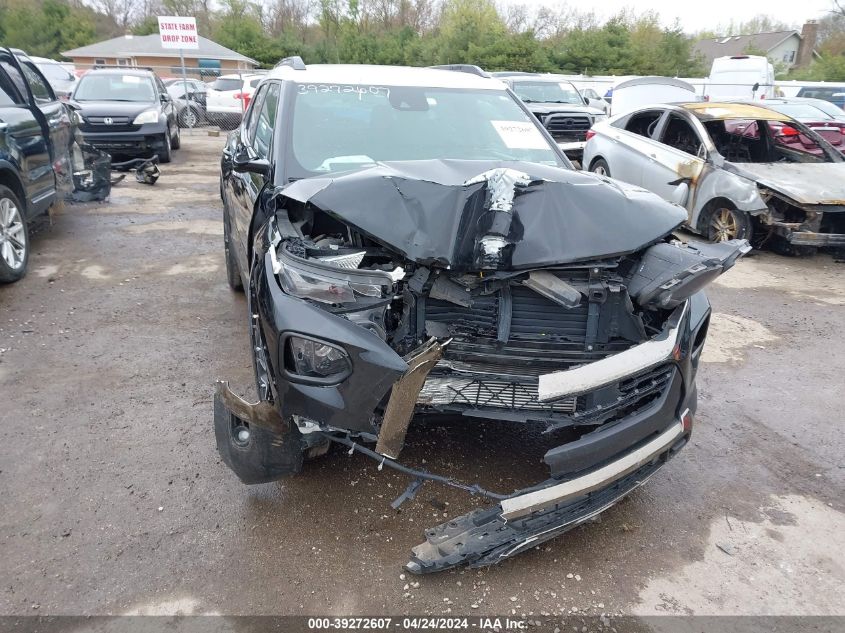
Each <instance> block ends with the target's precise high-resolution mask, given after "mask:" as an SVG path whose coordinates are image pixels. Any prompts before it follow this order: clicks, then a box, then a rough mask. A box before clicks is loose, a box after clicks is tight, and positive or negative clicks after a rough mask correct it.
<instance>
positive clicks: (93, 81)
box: [73, 73, 156, 102]
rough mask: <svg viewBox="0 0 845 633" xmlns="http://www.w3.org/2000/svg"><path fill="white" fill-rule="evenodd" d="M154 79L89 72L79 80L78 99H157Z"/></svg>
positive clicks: (140, 100) (76, 94)
mask: <svg viewBox="0 0 845 633" xmlns="http://www.w3.org/2000/svg"><path fill="white" fill-rule="evenodd" d="M155 94H156V91H155V87H154V86H153V82H152V79H150V78H149V77H141V76H138V75H117V74H112V73H109V74H103V75H96V74H90V73H89V74H87V75H84V76H83V77H82V79H80V80H79V84H78V85H77V87H76V91H75V92H74V93H73V98H74V99H75V100H76V101H138V102H143V101H155V100H156V98H155Z"/></svg>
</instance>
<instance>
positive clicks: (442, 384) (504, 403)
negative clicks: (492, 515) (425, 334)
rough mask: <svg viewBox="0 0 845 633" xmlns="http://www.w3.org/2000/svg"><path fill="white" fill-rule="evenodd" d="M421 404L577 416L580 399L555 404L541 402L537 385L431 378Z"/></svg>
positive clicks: (420, 396)
mask: <svg viewBox="0 0 845 633" xmlns="http://www.w3.org/2000/svg"><path fill="white" fill-rule="evenodd" d="M417 403H419V404H423V405H440V406H448V405H458V406H460V407H470V408H473V409H508V410H511V411H543V412H546V413H573V412H574V411H575V406H576V399H575V398H569V399H566V400H561V401H560V402H555V403H554V404H545V403H540V402H537V383H523V382H509V381H503V380H479V379H475V378H457V377H451V376H429V378H428V380H426V382H425V385H423V388H422V389H421V390H420V395H419V397H418V398H417Z"/></svg>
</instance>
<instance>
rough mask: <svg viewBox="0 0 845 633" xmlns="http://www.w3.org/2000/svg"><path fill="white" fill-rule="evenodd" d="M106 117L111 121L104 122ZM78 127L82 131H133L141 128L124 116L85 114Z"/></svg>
mask: <svg viewBox="0 0 845 633" xmlns="http://www.w3.org/2000/svg"><path fill="white" fill-rule="evenodd" d="M107 118H108V119H110V120H111V123H106V121H105V120H106V119H107ZM79 129H80V130H81V131H82V132H135V131H136V130H139V129H141V126H140V125H132V120H131V119H130V118H129V117H125V116H114V117H104V116H87V117H85V122H84V123H83V124H82V125H80V126H79Z"/></svg>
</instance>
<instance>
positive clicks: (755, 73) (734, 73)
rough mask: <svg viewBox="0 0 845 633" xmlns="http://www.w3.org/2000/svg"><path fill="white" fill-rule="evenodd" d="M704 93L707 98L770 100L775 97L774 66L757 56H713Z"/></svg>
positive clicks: (764, 58) (719, 99)
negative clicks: (714, 57)
mask: <svg viewBox="0 0 845 633" xmlns="http://www.w3.org/2000/svg"><path fill="white" fill-rule="evenodd" d="M705 95H706V96H707V98H708V99H709V100H710V101H726V100H729V99H749V100H760V99H771V98H772V97H774V96H775V68H774V66H772V64H771V62H770V61H769V60H768V58H767V57H763V56H761V55H734V56H732V57H717V58H716V59H714V60H713V66H712V68H711V69H710V76H709V77H708V78H707V86H706V88H705Z"/></svg>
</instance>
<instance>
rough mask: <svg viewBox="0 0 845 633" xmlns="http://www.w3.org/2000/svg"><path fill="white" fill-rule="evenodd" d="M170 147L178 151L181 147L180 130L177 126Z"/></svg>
mask: <svg viewBox="0 0 845 633" xmlns="http://www.w3.org/2000/svg"><path fill="white" fill-rule="evenodd" d="M171 146H172V148H173V149H179V148H180V147H182V130H180V129H179V126H178V125H177V126H176V134H175V135H174V136H173V141H172V142H171Z"/></svg>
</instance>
